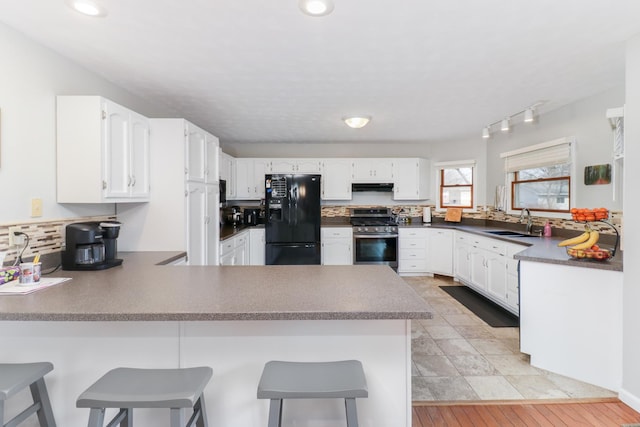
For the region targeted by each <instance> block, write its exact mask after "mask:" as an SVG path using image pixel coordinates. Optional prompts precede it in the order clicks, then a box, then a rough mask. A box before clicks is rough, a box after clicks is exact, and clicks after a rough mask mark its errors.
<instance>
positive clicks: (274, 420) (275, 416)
mask: <svg viewBox="0 0 640 427" xmlns="http://www.w3.org/2000/svg"><path fill="white" fill-rule="evenodd" d="M281 426H282V399H271V403H269V424H268V427H281Z"/></svg>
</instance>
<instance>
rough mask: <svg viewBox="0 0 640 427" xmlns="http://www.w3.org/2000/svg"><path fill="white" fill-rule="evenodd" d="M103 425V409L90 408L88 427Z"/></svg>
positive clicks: (100, 426)
mask: <svg viewBox="0 0 640 427" xmlns="http://www.w3.org/2000/svg"><path fill="white" fill-rule="evenodd" d="M103 424H104V408H91V411H90V412H89V424H88V425H87V426H88V427H102V426H103Z"/></svg>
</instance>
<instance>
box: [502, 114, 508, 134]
mask: <svg viewBox="0 0 640 427" xmlns="http://www.w3.org/2000/svg"><path fill="white" fill-rule="evenodd" d="M500 130H501V131H502V132H509V117H505V118H504V119H502V122H501V123H500Z"/></svg>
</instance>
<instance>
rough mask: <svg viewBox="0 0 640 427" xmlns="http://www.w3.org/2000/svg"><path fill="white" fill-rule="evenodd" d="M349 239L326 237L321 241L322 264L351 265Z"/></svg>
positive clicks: (351, 257) (350, 243)
mask: <svg viewBox="0 0 640 427" xmlns="http://www.w3.org/2000/svg"><path fill="white" fill-rule="evenodd" d="M351 250H352V242H351V239H326V240H324V241H323V242H322V247H321V254H320V256H321V258H322V265H351V264H353V253H352V252H351Z"/></svg>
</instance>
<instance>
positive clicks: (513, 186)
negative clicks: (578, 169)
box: [510, 171, 572, 214]
mask: <svg viewBox="0 0 640 427" xmlns="http://www.w3.org/2000/svg"><path fill="white" fill-rule="evenodd" d="M518 173H519V171H518V172H512V174H513V179H512V180H511V193H510V196H511V197H510V199H511V203H510V205H511V206H510V207H511V211H514V212H516V211H522V209H524V208H527V209H529V210H530V211H531V212H549V213H552V212H553V213H557V214H570V209H571V200H572V199H571V181H572V180H571V172H569V175H568V176H561V177H554V178H538V179H523V180H519V179H518ZM550 181H569V185H568V187H569V194H568V195H567V197H568V198H569V207H568V208H567V209H566V210H560V209H538V208H532V207H528V206H525V207H522V208H520V207H516V206H514V204H515V197H514V196H515V190H516V185H518V184H522V183H534V182H550Z"/></svg>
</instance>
